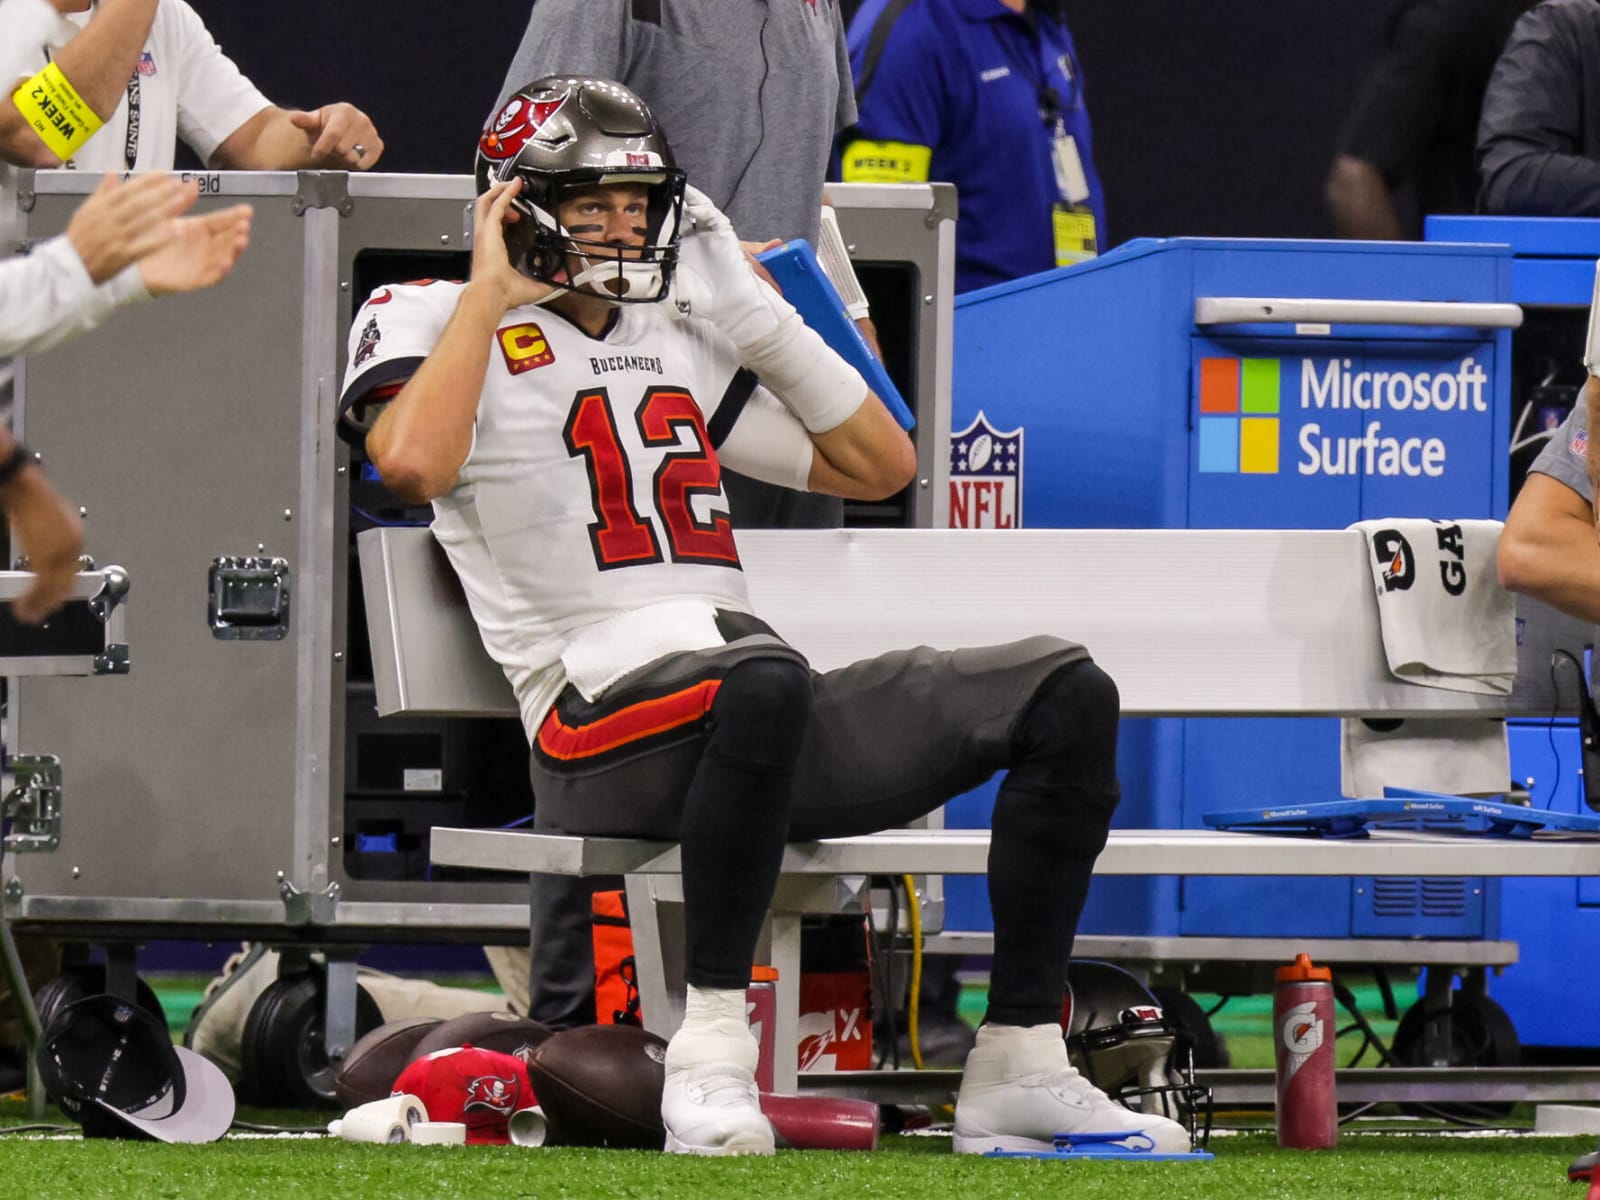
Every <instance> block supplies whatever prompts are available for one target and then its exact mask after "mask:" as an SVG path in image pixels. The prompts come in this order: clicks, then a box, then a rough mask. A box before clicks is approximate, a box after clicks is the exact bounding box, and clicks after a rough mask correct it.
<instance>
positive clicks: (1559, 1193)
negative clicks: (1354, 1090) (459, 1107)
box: [0, 980, 1594, 1200]
mask: <svg viewBox="0 0 1600 1200" xmlns="http://www.w3.org/2000/svg"><path fill="white" fill-rule="evenodd" d="M153 982H155V983H156V986H157V990H158V992H160V993H161V994H162V999H163V1002H164V1004H165V1005H166V1008H167V1011H168V1014H169V1018H170V1019H171V1020H172V1023H173V1025H174V1026H175V1028H179V1029H181V1027H182V1024H183V1022H184V1021H186V1020H187V1017H188V1010H189V1008H191V1007H192V1004H193V1000H192V999H191V998H190V996H189V995H188V994H187V993H188V992H190V991H192V990H193V981H185V982H184V983H178V981H176V980H174V981H171V982H170V983H169V985H168V986H166V987H163V986H162V981H153ZM1359 998H1360V1001H1361V1004H1362V1007H1363V1010H1364V1011H1366V1012H1367V1013H1369V1015H1371V1016H1372V1017H1373V1018H1374V1024H1376V1025H1378V1027H1379V1029H1380V1032H1382V1033H1383V1034H1385V1035H1387V1034H1388V1033H1389V1032H1391V1030H1392V1023H1384V1022H1382V1021H1381V1009H1380V1007H1379V1005H1378V1001H1377V996H1376V993H1375V992H1374V993H1372V994H1366V993H1362V994H1360V996H1359ZM1197 999H1199V1000H1200V1002H1201V1003H1202V1004H1203V1005H1204V1006H1205V1007H1206V1008H1210V1007H1211V1006H1212V1004H1213V1003H1214V998H1211V997H1197ZM982 1000H983V993H982V989H981V987H980V988H969V989H967V994H966V995H964V996H963V1006H962V1015H963V1016H964V1017H967V1018H968V1019H972V1018H973V1017H975V1016H977V1015H980V1014H981V1011H982V1009H981V1004H982ZM1270 1005H1271V1000H1270V997H1265V996H1260V997H1239V998H1236V999H1234V1000H1231V1001H1229V1003H1228V1004H1227V1005H1226V1006H1224V1007H1223V1008H1222V1009H1221V1010H1220V1011H1219V1012H1218V1013H1217V1014H1216V1015H1215V1016H1214V1017H1213V1019H1212V1020H1213V1025H1214V1027H1215V1028H1216V1029H1217V1030H1218V1032H1219V1033H1221V1034H1222V1035H1223V1036H1224V1037H1225V1038H1226V1039H1227V1042H1228V1046H1229V1049H1230V1052H1231V1055H1232V1060H1233V1065H1234V1066H1236V1067H1264V1066H1270V1065H1271V1061H1272V1059H1271V1046H1270V1036H1269V1025H1270ZM974 1009H976V1011H975V1012H974V1011H972V1010H974ZM1358 1041H1359V1039H1358V1038H1341V1039H1340V1042H1339V1046H1340V1059H1341V1061H1348V1059H1349V1058H1350V1057H1351V1055H1352V1054H1353V1052H1354V1050H1355V1048H1356V1045H1357V1043H1358ZM1371 1064H1372V1060H1371V1056H1370V1054H1369V1056H1368V1058H1367V1060H1366V1064H1365V1065H1371ZM333 1115H335V1114H332V1113H325V1112H323V1113H312V1112H263V1111H259V1110H255V1111H252V1110H245V1111H243V1112H241V1114H240V1117H241V1119H244V1120H249V1121H254V1122H260V1123H267V1124H274V1125H293V1126H296V1127H300V1128H307V1129H318V1130H320V1129H321V1128H322V1127H323V1126H324V1124H325V1122H326V1121H327V1119H328V1118H329V1117H330V1116H333ZM1232 1119H1238V1118H1237V1117H1235V1118H1232ZM1246 1119H1247V1120H1254V1121H1256V1122H1257V1123H1259V1122H1261V1121H1263V1120H1267V1121H1270V1116H1268V1115H1266V1114H1261V1113H1257V1114H1253V1116H1251V1117H1247V1118H1246ZM47 1120H50V1121H52V1122H60V1121H61V1120H62V1118H61V1116H60V1114H59V1113H58V1112H56V1110H55V1109H54V1108H52V1109H51V1110H50V1114H49V1117H48V1118H47ZM25 1122H26V1117H25V1109H24V1106H23V1104H22V1102H21V1101H20V1100H17V1099H11V1100H0V1164H3V1178H4V1179H5V1182H6V1184H7V1188H8V1193H9V1195H11V1196H14V1197H19V1198H21V1197H27V1198H29V1200H34V1198H38V1200H48V1198H50V1197H62V1198H63V1200H91V1198H93V1197H101V1196H104V1197H116V1198H118V1200H122V1198H124V1197H160V1198H163V1200H165V1198H167V1197H172V1198H183V1200H187V1198H190V1197H193V1198H195V1200H213V1198H215V1200H246V1198H250V1197H270V1198H271V1200H285V1198H288V1197H302V1196H304V1197H314V1198H315V1200H340V1198H343V1197H373V1198H376V1200H409V1198H412V1197H447V1196H449V1197H453V1196H466V1197H473V1198H474V1200H510V1198H513V1197H524V1196H527V1197H590V1196H593V1197H604V1198H606V1200H624V1198H629V1197H657V1196H659V1197H692V1198H693V1200H754V1198H757V1197H767V1196H778V1197H782V1198H783V1200H801V1198H804V1197H812V1196H816V1197H829V1198H830V1200H831V1198H848V1200H856V1198H858V1197H870V1198H878V1197H884V1198H893V1197H906V1198H908V1200H935V1198H943V1197H959V1198H960V1200H986V1198H988V1197H996V1198H999V1197H1006V1198H1008V1200H1009V1198H1011V1197H1023V1196H1051V1197H1054V1196H1061V1197H1070V1198H1071V1200H1098V1198H1102V1197H1103V1198H1105V1200H1141V1198H1143V1197H1152V1198H1155V1197H1159V1198H1160V1200H1182V1198H1187V1197H1196V1198H1215V1200H1280V1198H1281V1200H1324V1198H1326V1200H1333V1198H1342V1197H1359V1198H1361V1200H1387V1198H1391V1197H1392V1198H1395V1200H1460V1198H1468V1197H1486V1198H1487V1197H1495V1198H1500V1197H1506V1198H1510V1200H1520V1198H1522V1197H1529V1198H1533V1197H1541V1196H1548V1197H1552V1198H1555V1197H1565V1198H1567V1200H1582V1197H1583V1195H1584V1189H1582V1188H1580V1187H1577V1186H1574V1185H1572V1184H1569V1183H1567V1181H1566V1165H1567V1163H1568V1162H1569V1161H1570V1160H1571V1159H1572V1158H1573V1157H1575V1156H1576V1155H1578V1154H1581V1153H1585V1152H1587V1151H1589V1150H1591V1149H1593V1148H1594V1139H1593V1138H1592V1137H1577V1138H1532V1137H1515V1136H1503V1135H1488V1136H1473V1137H1459V1136H1449V1135H1447V1134H1444V1133H1440V1132H1437V1131H1435V1132H1431V1133H1430V1132H1408V1133H1394V1132H1387V1133H1385V1132H1374V1131H1370V1130H1366V1129H1359V1128H1350V1127H1347V1128H1346V1130H1345V1131H1343V1132H1342V1133H1341V1136H1340V1144H1339V1148H1338V1149H1337V1150H1335V1151H1332V1152H1328V1153H1307V1152H1298V1151H1288V1150H1279V1149H1278V1148H1277V1147H1276V1145H1275V1144H1274V1140H1273V1136H1272V1134H1271V1132H1270V1130H1268V1131H1266V1132H1248V1133H1242V1134H1234V1135H1231V1136H1230V1135H1225V1134H1219V1136H1217V1137H1216V1138H1215V1139H1214V1140H1213V1142H1212V1147H1211V1148H1212V1150H1213V1151H1214V1152H1215V1154H1216V1159H1215V1161H1213V1162H1194V1163H1170V1164H1169V1163H1128V1162H1072V1163H1068V1162H1037V1161H997V1160H985V1159H974V1158H968V1157H957V1156H955V1155H953V1154H952V1153H951V1152H950V1142H949V1138H948V1137H947V1136H946V1137H940V1136H934V1137H887V1138H884V1139H883V1142H882V1145H881V1146H880V1148H879V1150H878V1151H876V1152H875V1153H871V1154H862V1153H855V1154H846V1153H824V1152H816V1151H812V1152H805V1153H800V1152H784V1153H780V1154H778V1155H777V1156H776V1157H774V1158H771V1159H763V1160H751V1159H741V1160H736V1161H717V1160H692V1159H683V1158H678V1157H671V1156H667V1155H662V1154H648V1153H640V1152H628V1151H599V1150H573V1149H564V1150H554V1149H552V1150H529V1149H521V1148H516V1147H489V1146H469V1147H413V1146H365V1145H351V1144H348V1143H345V1142H341V1141H338V1140H336V1139H332V1138H320V1139H307V1138H288V1137H285V1138H256V1139H251V1138H244V1137H237V1136H235V1137H229V1138H228V1139H226V1140H225V1141H223V1142H221V1143H218V1144H215V1145H210V1146H160V1145H153V1144H148V1143H137V1142H102V1141H84V1140H82V1139H81V1138H79V1137H78V1136H76V1127H72V1126H69V1127H68V1128H69V1129H70V1130H71V1133H70V1134H69V1135H68V1136H66V1137H61V1136H57V1137H54V1138H50V1139H45V1138H41V1137H39V1136H37V1135H31V1134H29V1133H26V1132H23V1131H22V1129H21V1127H22V1126H23V1125H24V1124H25ZM7 1130H16V1131H17V1132H10V1133H8V1132H7Z"/></svg>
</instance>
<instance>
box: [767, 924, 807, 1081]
mask: <svg viewBox="0 0 1600 1200" xmlns="http://www.w3.org/2000/svg"><path fill="white" fill-rule="evenodd" d="M771 922H772V953H771V959H772V965H773V966H774V967H776V968H777V969H778V985H777V993H776V995H775V996H774V997H773V999H774V1001H775V1002H776V1003H775V1004H774V1008H775V1009H776V1010H777V1012H776V1016H775V1019H774V1020H773V1023H772V1025H773V1030H772V1032H773V1042H772V1045H773V1058H774V1061H773V1064H772V1090H773V1091H774V1092H776V1093H778V1095H780V1096H792V1095H794V1094H795V1093H796V1092H797V1091H799V1088H800V1071H799V1065H798V1063H799V1050H798V1048H799V1045H800V914H799V913H793V912H774V913H773V914H772V917H771Z"/></svg>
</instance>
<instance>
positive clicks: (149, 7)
mask: <svg viewBox="0 0 1600 1200" xmlns="http://www.w3.org/2000/svg"><path fill="white" fill-rule="evenodd" d="M51 4H52V5H53V7H54V9H55V10H56V12H55V16H54V19H53V21H52V22H51V25H50V27H49V30H48V32H46V33H45V34H44V35H43V36H42V37H39V36H35V37H34V38H33V39H32V40H30V41H28V42H26V43H21V44H19V43H15V42H10V41H9V39H8V49H9V50H11V51H12V52H13V56H14V57H15V56H18V55H20V59H19V65H17V66H14V67H12V68H11V71H10V72H8V73H7V74H6V75H5V76H4V77H0V79H3V80H4V81H5V82H4V86H3V87H0V253H9V252H11V251H12V250H13V249H15V248H16V245H17V240H18V236H19V233H20V230H21V221H20V216H19V213H18V210H17V169H18V168H20V167H35V168H48V167H67V168H71V169H74V170H82V171H93V172H95V173H97V174H98V173H100V172H104V171H118V172H129V171H170V170H171V169H172V167H173V162H174V157H175V155H176V151H177V141H178V139H179V138H182V139H183V141H184V142H186V143H187V144H188V145H189V146H190V147H191V148H192V149H193V150H194V151H195V153H196V154H198V155H199V156H200V158H201V160H202V161H204V162H205V163H207V164H208V165H209V166H211V167H213V168H226V169H229V170H273V171H276V170H296V169H299V168H311V167H329V168H334V167H336V168H340V169H343V170H369V169H371V167H373V166H374V165H375V164H376V163H377V161H378V159H379V157H380V156H381V155H382V153H383V139H382V138H381V137H379V136H378V132H377V130H376V129H375V128H374V127H373V124H372V122H371V120H370V119H368V117H367V116H366V114H365V113H363V112H361V111H360V110H359V109H357V108H355V107H354V106H353V105H350V104H346V103H335V104H328V105H324V106H323V107H321V108H317V109H314V110H311V111H308V112H302V111H299V110H295V109H284V108H279V107H278V106H276V105H274V104H273V103H272V102H271V101H270V100H268V99H267V98H266V97H265V96H263V95H262V94H261V93H260V91H258V90H257V89H256V87H255V86H254V85H253V84H252V83H251V82H250V81H249V80H248V79H246V78H245V77H244V75H243V74H241V73H240V71H239V68H238V67H236V66H235V65H234V64H233V62H232V61H231V60H230V59H229V58H228V57H227V56H226V55H224V54H223V53H222V51H221V49H219V48H218V46H217V44H216V42H215V41H213V40H212V38H211V35H210V34H209V33H207V32H206V28H205V26H204V25H203V24H202V23H201V21H200V18H199V17H198V16H197V15H196V14H195V12H194V10H193V9H192V8H190V7H189V5H188V4H186V3H185V2H184V0H98V2H96V0H51ZM34 11H35V12H37V9H35V10H34ZM32 28H33V29H34V30H35V31H36V30H37V29H38V28H39V26H38V25H36V24H35V25H33V26H32ZM29 72H31V74H27V73H29ZM19 74H20V75H24V76H25V77H23V78H18V75H19ZM11 376H12V372H11V366H10V363H9V362H5V361H3V360H0V420H4V421H6V422H9V419H10V412H11V404H12V397H11V389H12V378H11Z"/></svg>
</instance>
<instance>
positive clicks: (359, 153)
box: [350, 142, 367, 158]
mask: <svg viewBox="0 0 1600 1200" xmlns="http://www.w3.org/2000/svg"><path fill="white" fill-rule="evenodd" d="M350 149H352V150H354V151H355V152H356V157H357V158H365V157H366V156H367V148H366V147H365V146H363V145H362V144H361V143H360V142H357V143H356V144H355V145H354V146H351V147H350Z"/></svg>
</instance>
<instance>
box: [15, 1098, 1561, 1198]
mask: <svg viewBox="0 0 1600 1200" xmlns="http://www.w3.org/2000/svg"><path fill="white" fill-rule="evenodd" d="M15 1108H16V1106H15V1105H14V1104H13V1105H11V1106H10V1107H9V1108H8V1109H5V1110H0V1111H11V1110H13V1109H15ZM4 1123H5V1122H4V1120H3V1119H0V1127H3V1125H4ZM12 1123H14V1122H12ZM1592 1145H1593V1140H1592V1139H1586V1138H1560V1139H1550V1138H1473V1139H1463V1138H1443V1137H1415V1136H1407V1137H1399V1136H1392V1135H1383V1134H1375V1133H1358V1134H1346V1135H1344V1137H1343V1138H1342V1139H1341V1143H1340V1146H1339V1149H1338V1150H1336V1151H1333V1152H1329V1153H1320V1154H1311V1153H1303V1152H1295V1151H1284V1150H1278V1149H1277V1148H1276V1147H1275V1146H1274V1145H1273V1140H1272V1136H1271V1135H1270V1134H1250V1135H1244V1136H1237V1137H1229V1138H1219V1139H1217V1141H1216V1142H1215V1143H1214V1144H1213V1148H1214V1149H1215V1150H1216V1153H1217V1157H1216V1160H1215V1161H1214V1162H1209V1163H1200V1162H1197V1163H1126V1162H1083V1163H1063V1162H1025V1161H995V1160H987V1159H981V1158H969V1157H957V1156H955V1155H953V1154H951V1153H950V1152H949V1141H948V1139H945V1138H906V1137H900V1138H887V1139H885V1143H884V1145H883V1146H882V1147H881V1148H880V1149H879V1150H878V1151H876V1152H874V1153H870V1154H863V1153H854V1154H849V1153H833V1152H819V1151H810V1152H805V1153H801V1152H786V1153H780V1154H778V1155H777V1156H776V1157H774V1158H771V1159H739V1160H727V1161H718V1160H703V1159H702V1160H695V1159H685V1158H678V1157H672V1156H667V1155H663V1154H650V1153H643V1152H637V1151H603V1150H527V1149H520V1148H516V1147H489V1146H466V1147H433V1146H430V1147H414V1146H363V1145H350V1144H347V1143H344V1142H340V1141H337V1140H334V1139H325V1140H321V1141H309V1140H300V1139H296V1140H288V1139H284V1140H261V1141H241V1140H237V1139H229V1140H227V1141H225V1142H222V1143H219V1144H216V1145H210V1146H157V1145H151V1144H145V1143H135V1142H85V1141H81V1140H71V1141H37V1140H24V1137H23V1136H22V1135H10V1136H6V1137H0V1161H3V1162H4V1164H5V1178H6V1184H7V1189H8V1192H9V1194H11V1195H13V1196H17V1197H39V1198H46V1197H63V1198H68V1200H90V1198H92V1197H102V1196H103V1197H116V1198H117V1200H123V1198H125V1197H147V1196H148V1197H175V1198H178V1197H181V1198H184V1200H188V1198H190V1197H192V1198H195V1200H212V1198H215V1200H240V1198H245V1197H271V1198H272V1200H282V1198H284V1197H301V1196H306V1197H316V1198H317V1200H339V1198H342V1197H380V1198H383V1200H398V1198H401V1197H407V1198H409V1197H434V1196H470V1197H478V1198H494V1200H500V1198H510V1197H522V1196H535V1197H568V1196H570V1197H588V1196H593V1197H605V1198H607V1200H619V1198H623V1197H647V1196H649V1197H654V1196H661V1197H693V1198H694V1200H752V1198H753V1197H765V1196H781V1197H784V1198H785V1200H799V1198H801V1197H811V1196H817V1197H848V1198H852V1200H853V1198H855V1197H906V1198H908V1200H934V1198H943V1197H960V1198H961V1200H983V1198H986V1197H1008V1198H1009V1197H1020V1196H1034V1195H1037V1196H1064V1197H1066V1196H1070V1197H1072V1200H1098V1198H1101V1197H1104V1198H1106V1200H1140V1198H1142V1197H1160V1198H1161V1200H1173V1198H1175V1197H1214V1198H1216V1200H1269V1198H1270V1200H1278V1198H1282V1200H1322V1198H1329V1200H1331V1198H1334V1197H1362V1198H1363V1200H1366V1198H1370V1200H1377V1198H1380V1197H1382V1198H1393V1200H1435V1198H1438V1200H1446V1198H1448V1200H1460V1198H1463V1197H1509V1198H1521V1197H1530V1198H1532V1197H1540V1196H1549V1197H1566V1198H1568V1200H1580V1198H1581V1196H1582V1194H1583V1193H1582V1191H1581V1190H1580V1189H1579V1188H1577V1187H1574V1186H1573V1185H1571V1184H1568V1183H1567V1182H1566V1164H1567V1162H1568V1161H1569V1160H1570V1159H1571V1158H1572V1157H1573V1156H1574V1155H1577V1154H1579V1153H1582V1152H1584V1151H1586V1150H1588V1149H1590V1148H1592Z"/></svg>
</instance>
